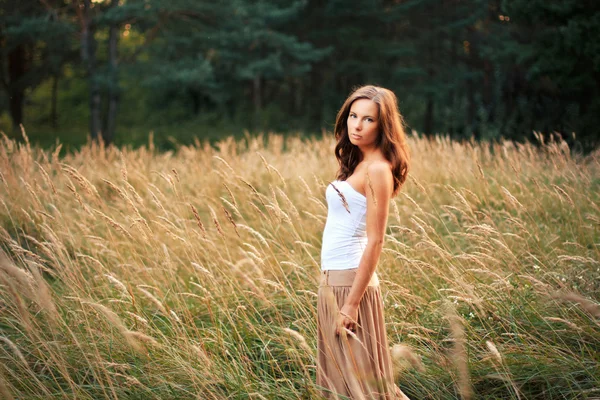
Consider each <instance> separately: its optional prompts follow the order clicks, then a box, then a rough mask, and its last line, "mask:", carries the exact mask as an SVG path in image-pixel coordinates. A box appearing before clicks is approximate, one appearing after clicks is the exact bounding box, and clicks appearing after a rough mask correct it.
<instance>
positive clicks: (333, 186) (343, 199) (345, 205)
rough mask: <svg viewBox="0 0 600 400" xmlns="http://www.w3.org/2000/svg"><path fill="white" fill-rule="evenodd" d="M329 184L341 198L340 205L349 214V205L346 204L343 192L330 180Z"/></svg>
mask: <svg viewBox="0 0 600 400" xmlns="http://www.w3.org/2000/svg"><path fill="white" fill-rule="evenodd" d="M329 184H330V185H331V187H332V188H333V189H334V190H335V191H336V192H337V194H338V196H339V197H340V199H341V200H342V205H343V206H344V208H345V209H346V211H348V214H350V207H349V206H348V201H347V200H346V196H344V194H343V193H342V192H340V190H339V189H338V188H337V186H335V185H334V184H333V182H330V183H329Z"/></svg>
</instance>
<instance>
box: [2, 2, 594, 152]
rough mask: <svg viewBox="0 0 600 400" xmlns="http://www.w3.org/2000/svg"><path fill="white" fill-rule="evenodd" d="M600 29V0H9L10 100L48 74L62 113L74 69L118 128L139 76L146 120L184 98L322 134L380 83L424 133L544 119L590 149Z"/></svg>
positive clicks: (19, 107) (104, 123)
mask: <svg viewBox="0 0 600 400" xmlns="http://www.w3.org/2000/svg"><path fill="white" fill-rule="evenodd" d="M599 39H600V2H598V1H596V0H354V1H348V0H344V1H342V0H295V1H284V0H259V1H248V0H232V1H226V2H213V1H210V2H209V1H201V0H0V44H1V52H0V79H1V88H2V92H1V94H0V106H1V107H2V108H3V109H4V110H6V111H7V112H8V113H9V114H10V117H11V119H12V121H13V124H14V125H15V126H18V125H19V124H20V123H22V122H24V121H26V120H27V113H26V111H27V96H28V95H30V94H31V93H33V91H34V90H36V88H38V87H39V86H40V85H41V84H42V83H44V82H51V96H50V99H51V103H52V104H51V106H50V113H49V116H48V118H47V121H46V122H47V123H49V124H50V125H52V126H56V125H57V120H58V119H57V112H58V111H57V109H56V103H57V98H58V96H60V93H61V82H63V81H64V80H65V79H66V78H65V71H67V70H68V71H76V74H74V75H73V74H71V75H70V78H69V79H75V78H73V76H75V77H76V78H78V79H81V80H85V81H86V82H87V93H88V96H87V102H88V103H89V106H88V110H89V111H88V112H89V132H90V133H91V135H92V137H97V136H98V135H102V136H103V138H104V139H105V140H107V141H111V140H112V139H113V138H114V136H115V132H119V129H120V127H121V125H120V123H119V110H120V109H121V107H122V104H121V103H122V100H123V98H124V96H125V97H126V96H127V93H124V90H123V87H124V86H128V87H131V86H132V85H139V86H140V87H142V88H143V89H144V91H143V92H142V93H144V98H145V99H146V103H147V104H148V107H147V108H146V109H145V110H144V111H140V115H139V120H140V121H144V120H145V119H146V118H147V117H148V115H144V113H146V114H148V113H152V112H153V111H154V110H161V109H164V108H165V107H173V105H174V104H176V105H177V106H178V107H179V106H181V105H184V106H183V111H182V112H179V113H178V115H177V118H182V115H183V118H185V117H186V115H187V117H189V118H193V117H194V116H195V115H198V114H202V113H212V114H214V115H218V116H220V117H221V118H222V119H235V118H238V120H241V121H244V122H242V123H243V124H245V127H249V128H252V127H260V128H266V129H269V128H271V129H276V130H308V131H310V130H312V131H314V130H318V129H320V128H323V127H324V128H328V129H329V128H331V124H332V122H333V118H334V116H335V113H336V111H337V108H338V107H339V106H340V104H341V102H342V101H343V99H344V97H345V96H346V95H347V94H348V93H349V91H350V90H351V89H352V88H353V87H355V86H356V85H360V84H364V83H374V84H379V85H382V86H386V87H389V88H391V89H393V90H394V91H395V92H396V93H397V94H398V97H399V99H400V106H401V111H402V112H403V114H404V116H405V119H406V121H407V123H408V125H409V127H410V128H413V129H415V130H417V131H419V132H424V133H426V134H434V133H445V134H450V135H451V136H452V137H455V138H466V137H471V136H475V137H476V138H482V139H495V138H500V137H506V138H511V139H517V140H521V139H527V138H531V137H532V135H533V131H534V130H535V131H542V132H545V133H551V132H555V133H556V134H559V135H562V136H563V137H564V138H566V139H567V140H569V141H571V142H577V144H578V145H581V146H583V147H584V148H586V149H590V148H592V147H594V146H595V145H596V143H597V142H598V138H599V135H598V133H597V129H598V128H597V127H598V126H599V125H600V98H599V96H598V94H600V40H599ZM62 90H65V91H66V90H68V88H67V89H62ZM67 111H68V110H65V112H67ZM270 113H276V114H277V115H279V118H277V119H276V121H278V122H276V123H274V125H275V126H269V121H270V120H269V118H268V116H269V115H270ZM265 121H266V122H265ZM281 121H286V122H281Z"/></svg>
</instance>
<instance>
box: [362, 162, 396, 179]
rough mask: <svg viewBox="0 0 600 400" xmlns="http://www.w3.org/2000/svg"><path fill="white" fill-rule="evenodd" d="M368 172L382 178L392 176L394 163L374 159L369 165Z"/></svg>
mask: <svg viewBox="0 0 600 400" xmlns="http://www.w3.org/2000/svg"><path fill="white" fill-rule="evenodd" d="M367 174H369V175H376V176H378V177H381V178H384V179H385V178H386V177H391V176H392V164H391V163H390V162H389V161H387V160H374V161H371V162H370V163H369V165H367Z"/></svg>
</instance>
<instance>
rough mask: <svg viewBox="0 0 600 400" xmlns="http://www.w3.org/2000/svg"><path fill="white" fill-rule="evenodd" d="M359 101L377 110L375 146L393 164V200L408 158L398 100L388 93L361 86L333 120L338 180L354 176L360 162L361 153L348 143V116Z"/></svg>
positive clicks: (379, 88)
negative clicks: (366, 102) (367, 101)
mask: <svg viewBox="0 0 600 400" xmlns="http://www.w3.org/2000/svg"><path fill="white" fill-rule="evenodd" d="M358 99H369V100H372V101H373V102H374V103H375V104H377V107H378V108H379V135H378V136H377V141H376V145H377V147H378V148H380V149H381V152H382V153H383V156H384V157H385V159H386V160H388V161H389V162H390V164H392V175H393V176H394V191H393V196H396V195H397V194H398V192H399V191H400V188H402V185H403V184H404V182H405V181H406V177H407V175H408V170H409V164H410V154H409V151H408V145H407V143H406V135H405V133H404V120H403V118H402V115H400V112H399V111H398V100H397V99H396V95H395V94H394V92H392V91H391V90H388V89H385V88H382V87H378V86H372V85H368V86H362V87H359V88H358V89H356V90H354V91H353V92H352V94H350V96H348V98H347V99H346V101H345V102H344V105H343V106H342V108H341V109H340V111H339V112H338V114H337V117H336V119H335V128H334V133H335V138H336V140H337V144H336V146H335V157H336V158H337V160H338V163H339V165H340V169H339V170H338V172H337V179H339V180H346V179H347V178H348V177H349V176H350V175H352V174H353V173H354V170H355V169H356V166H357V165H358V163H359V162H360V161H362V153H361V151H360V149H359V148H358V147H357V146H355V145H353V144H352V143H351V142H350V138H349V137H348V115H349V114H350V107H352V103H354V102H355V101H356V100H358Z"/></svg>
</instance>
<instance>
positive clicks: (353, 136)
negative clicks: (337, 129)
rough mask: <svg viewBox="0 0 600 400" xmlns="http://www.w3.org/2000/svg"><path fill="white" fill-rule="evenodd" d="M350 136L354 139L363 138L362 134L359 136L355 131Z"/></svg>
mask: <svg viewBox="0 0 600 400" xmlns="http://www.w3.org/2000/svg"><path fill="white" fill-rule="evenodd" d="M350 136H351V137H352V139H360V138H361V136H359V135H357V134H355V133H353V134H351V135H350Z"/></svg>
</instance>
